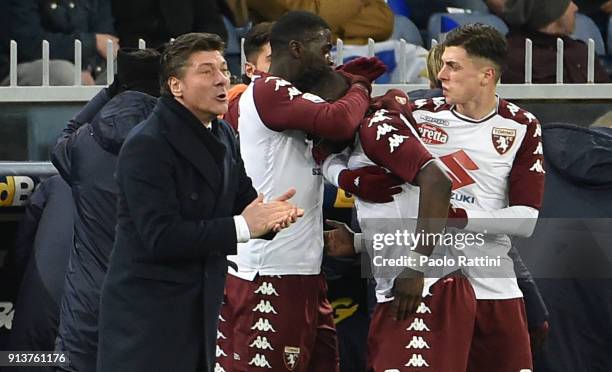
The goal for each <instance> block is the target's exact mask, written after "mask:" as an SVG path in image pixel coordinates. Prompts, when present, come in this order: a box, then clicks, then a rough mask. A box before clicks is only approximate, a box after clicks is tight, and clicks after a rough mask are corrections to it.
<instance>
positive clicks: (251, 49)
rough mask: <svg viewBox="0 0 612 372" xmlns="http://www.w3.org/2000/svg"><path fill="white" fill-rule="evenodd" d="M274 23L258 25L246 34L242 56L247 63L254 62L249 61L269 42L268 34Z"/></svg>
mask: <svg viewBox="0 0 612 372" xmlns="http://www.w3.org/2000/svg"><path fill="white" fill-rule="evenodd" d="M273 25H274V22H262V23H258V24H256V25H255V26H253V28H251V29H250V30H249V32H247V34H246V35H245V37H244V55H245V56H246V59H247V61H249V62H255V61H252V60H251V59H252V58H253V57H254V55H255V54H257V53H259V51H260V50H261V48H262V47H263V46H264V45H266V44H267V43H269V42H270V32H271V31H272V26H273Z"/></svg>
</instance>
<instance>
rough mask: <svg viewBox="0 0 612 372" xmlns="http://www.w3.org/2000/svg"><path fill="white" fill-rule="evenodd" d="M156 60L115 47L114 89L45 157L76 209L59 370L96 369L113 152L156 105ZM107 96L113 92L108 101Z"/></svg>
mask: <svg viewBox="0 0 612 372" xmlns="http://www.w3.org/2000/svg"><path fill="white" fill-rule="evenodd" d="M159 61H160V54H159V53H158V52H157V51H155V50H151V49H145V50H135V51H124V50H120V51H119V54H118V58H117V62H118V65H119V66H118V75H117V85H116V90H118V92H110V94H108V92H105V91H102V92H101V93H100V95H101V96H103V97H107V98H106V99H104V98H102V99H101V100H98V99H94V100H92V103H91V104H92V105H93V106H98V107H97V108H96V109H93V110H91V111H92V113H93V115H91V116H90V117H89V120H81V118H80V117H77V118H75V119H73V120H71V121H70V122H69V123H68V126H67V127H66V128H65V129H64V131H63V136H62V137H61V138H60V139H59V141H58V143H57V144H56V146H55V149H54V151H53V154H52V161H53V164H54V165H55V167H56V168H57V169H58V171H59V172H60V175H61V176H62V177H63V178H64V180H65V181H66V182H67V183H68V184H69V185H70V187H71V188H72V195H73V199H74V204H75V206H76V213H75V216H74V218H75V223H74V231H75V237H74V241H73V244H72V245H73V246H72V249H71V253H70V270H69V271H68V272H67V274H66V278H65V285H64V296H63V298H62V303H61V313H60V325H59V330H58V338H57V343H56V350H58V351H62V352H68V353H69V355H70V365H69V366H65V367H62V368H65V370H66V371H79V372H88V371H95V370H96V355H97V345H98V308H99V302H100V291H101V288H102V282H103V280H104V277H105V276H106V271H107V269H108V262H109V257H110V253H111V250H112V248H113V242H114V237H115V224H116V222H117V217H116V214H117V211H116V205H117V193H118V190H117V183H116V180H115V178H114V174H115V168H116V163H117V154H118V153H119V149H120V147H121V145H122V143H123V141H124V139H125V137H126V136H127V134H128V133H129V131H130V130H131V129H132V128H133V127H134V126H136V124H138V123H139V122H141V121H143V120H145V119H146V118H147V116H149V113H150V112H151V111H152V110H153V107H154V106H155V104H156V103H157V100H156V99H155V98H154V97H153V96H159V84H158V81H159ZM113 93H119V94H117V95H116V96H115V97H112V99H111V97H110V95H112V94H113ZM97 98H100V97H97ZM105 102H106V103H105ZM88 106H89V105H88ZM101 106H103V107H101ZM89 109H90V107H86V109H85V110H84V111H90V110H89ZM96 111H99V112H98V113H97V114H96V113H95V112H96ZM92 116H93V117H92ZM45 350H46V349H45Z"/></svg>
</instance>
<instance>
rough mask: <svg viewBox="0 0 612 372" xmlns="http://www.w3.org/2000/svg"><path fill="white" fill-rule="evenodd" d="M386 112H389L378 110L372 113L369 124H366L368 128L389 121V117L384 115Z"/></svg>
mask: <svg viewBox="0 0 612 372" xmlns="http://www.w3.org/2000/svg"><path fill="white" fill-rule="evenodd" d="M388 112H389V111H387V110H385V109H380V110H378V111H376V112H375V113H374V116H372V119H370V122H369V124H368V128H370V127H372V125H374V124H377V123H381V122H384V121H386V120H391V117H389V116H387V115H386V114H387V113H388Z"/></svg>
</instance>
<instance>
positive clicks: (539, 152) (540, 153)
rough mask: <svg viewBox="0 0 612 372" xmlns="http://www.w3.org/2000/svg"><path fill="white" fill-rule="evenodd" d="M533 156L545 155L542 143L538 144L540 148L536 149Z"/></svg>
mask: <svg viewBox="0 0 612 372" xmlns="http://www.w3.org/2000/svg"><path fill="white" fill-rule="evenodd" d="M533 155H544V149H543V148H542V142H538V147H536V149H535V151H534V152H533Z"/></svg>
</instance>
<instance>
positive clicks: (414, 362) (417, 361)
mask: <svg viewBox="0 0 612 372" xmlns="http://www.w3.org/2000/svg"><path fill="white" fill-rule="evenodd" d="M406 367H429V364H427V361H426V360H425V359H423V356H422V355H421V354H412V358H410V360H409V361H408V363H406Z"/></svg>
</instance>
